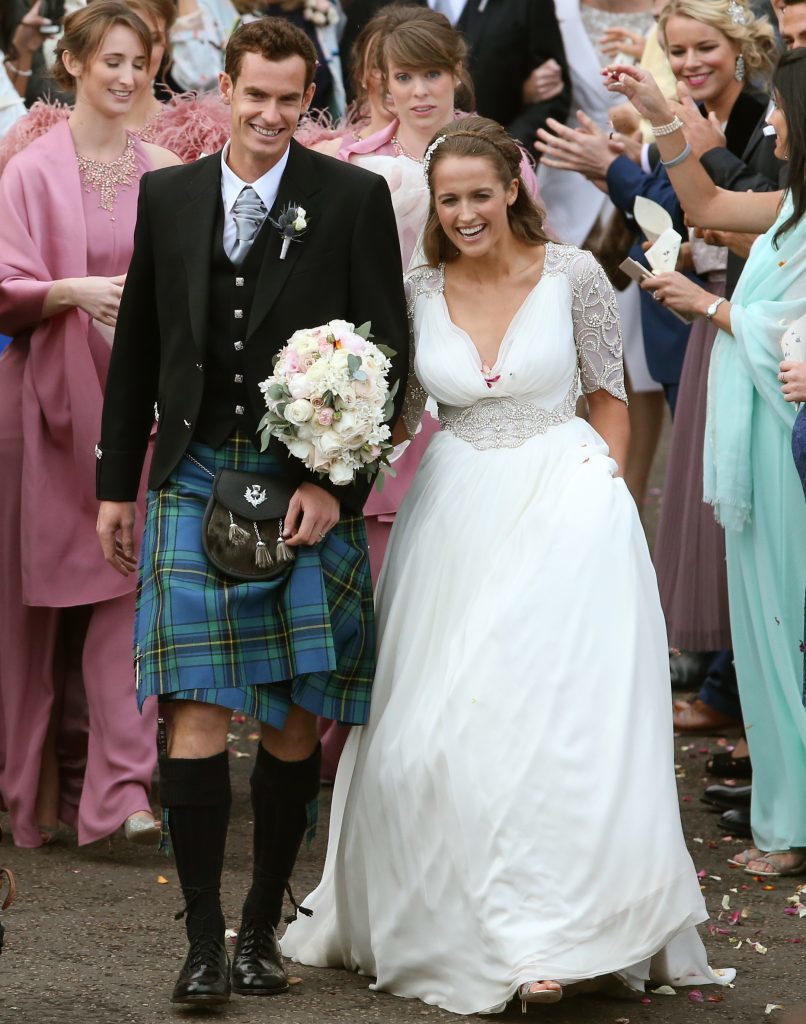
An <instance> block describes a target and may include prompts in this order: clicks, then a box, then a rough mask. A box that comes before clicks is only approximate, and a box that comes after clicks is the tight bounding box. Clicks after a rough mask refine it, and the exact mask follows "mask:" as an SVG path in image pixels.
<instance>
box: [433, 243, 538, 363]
mask: <svg viewBox="0 0 806 1024" xmlns="http://www.w3.org/2000/svg"><path fill="white" fill-rule="evenodd" d="M552 244H553V243H552V242H551V241H546V242H545V243H544V251H543V267H542V269H541V271H540V277H539V278H538V279H537V280H536V281H535V283H534V284H533V285H532V287H531V288H530V289H529V291H528V292H527V293H526V295H525V296H524V298H523V302H521V304H520V306H518V308H517V309H516V310H515V312H514V313H513V314H512V317H511V319H510V321H509V323H508V324H507V328H506V330H505V331H504V333H503V335H502V337H501V341H500V342H499V344H498V351H497V353H496V356H495V361H494V362H493V363H492V364H491V365H490V368H489V371H488V370H485V369H484V366H485V363H484V360H483V359H482V356H481V352H479V350H478V347H477V345H476V343H475V341H473V338H472V337H471V335H470V333H469V332H468V331H466V330H465V329H464V327H460V326H459V324H457V323H456V322H455V321H454V319H453V317H452V316H451V310H450V307H449V306H448V300H447V299H446V298H445V264H444V263H443V264H441V265H440V272H441V274H442V290H441V292H440V298H441V299H442V307H443V309H444V311H445V316H446V317H447V320H448V323H449V324H450V325H451V327H452V328H453V329H454V330H455V331H456V332H457V333H458V334H461V335H462V337H463V338H464V339H465V340H466V341H467V343H468V345H469V346H470V348H471V349H472V350H473V354H474V355H475V357H476V360H477V362H478V365H479V370H480V371H481V373H482V376H483V377H484V378H485V379H486V377H487V374H488V373H489V375H490V376H492V375H493V374H495V372H496V370H497V369H498V365H499V363H500V362H501V359H502V356H503V354H504V350H505V348H506V345H507V342H508V341H509V336H510V334H511V333H512V329H513V327H514V326H515V324H516V322H517V320H518V318H519V317H520V315H521V313H522V312H523V310H524V309H525V308H526V305H527V303H528V302H529V300H530V299H531V298H532V296H533V295H534V293H535V292H536V291H537V289H538V288H539V287H540V285H541V283H542V281H543V278H544V277H545V276H546V260H547V259H548V255H549V246H550V245H552Z"/></svg>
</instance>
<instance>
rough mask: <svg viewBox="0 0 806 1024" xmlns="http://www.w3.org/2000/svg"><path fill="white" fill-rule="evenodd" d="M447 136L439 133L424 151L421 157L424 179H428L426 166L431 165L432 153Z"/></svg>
mask: <svg viewBox="0 0 806 1024" xmlns="http://www.w3.org/2000/svg"><path fill="white" fill-rule="evenodd" d="M447 137H448V136H447V135H440V136H438V137H437V138H436V139H434V141H433V142H432V143H431V145H430V146H429V147H428V149H427V150H426V151H425V156H424V157H423V174H424V175H425V180H426V181H428V168H429V167H430V166H431V157H432V156H433V155H434V152H435V151H436V150H437V149H438V148H439V147H440V146H441V145H442V143H443V142H444V141H445V140H446V139H447Z"/></svg>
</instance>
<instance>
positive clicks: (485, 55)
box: [456, 0, 571, 154]
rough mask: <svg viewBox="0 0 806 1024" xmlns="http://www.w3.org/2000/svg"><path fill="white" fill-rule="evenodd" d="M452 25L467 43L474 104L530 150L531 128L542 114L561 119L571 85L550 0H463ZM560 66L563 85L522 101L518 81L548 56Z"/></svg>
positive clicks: (538, 123)
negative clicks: (550, 95)
mask: <svg viewBox="0 0 806 1024" xmlns="http://www.w3.org/2000/svg"><path fill="white" fill-rule="evenodd" d="M456 27H457V28H458V29H459V30H460V31H461V32H462V33H463V34H464V36H465V38H466V39H467V42H468V45H469V46H470V74H471V77H472V79H473V85H474V86H475V88H476V109H477V110H478V112H479V113H480V114H481V115H482V116H483V117H491V118H492V119H493V120H494V121H498V122H499V123H500V124H502V125H504V127H505V128H506V129H507V131H508V132H509V134H510V135H511V136H512V137H513V138H515V139H517V140H518V141H519V142H520V143H521V145H523V146H524V147H525V148H526V150H527V152H529V153H531V154H534V149H533V148H532V143H533V142H534V140H535V132H536V131H537V129H538V128H542V127H543V125H544V124H545V121H546V118H547V117H555V118H557V120H558V121H562V122H563V123H565V120H566V118H567V117H568V113H569V111H570V107H571V85H570V76H569V74H568V67H567V65H566V60H565V50H564V49H563V41H562V35H561V34H560V27H559V25H558V24H557V15H556V14H555V12H554V3H553V0H467V3H466V4H465V8H464V10H463V11H462V15H461V17H460V18H459V21H458V23H457V25H456ZM551 57H553V58H554V60H556V61H557V63H558V64H559V65H560V67H561V68H562V69H563V82H564V83H565V88H564V89H563V91H562V93H561V94H560V95H559V96H557V97H555V99H553V100H548V101H546V102H545V103H530V104H524V102H523V91H522V90H523V83H524V82H525V81H526V79H527V78H528V77H529V75H530V73H531V72H532V71H533V70H534V69H535V68H536V67H537V66H538V65H540V64H543V63H544V62H545V61H547V60H549V58H551Z"/></svg>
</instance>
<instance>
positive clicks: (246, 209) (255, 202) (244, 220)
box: [229, 185, 268, 267]
mask: <svg viewBox="0 0 806 1024" xmlns="http://www.w3.org/2000/svg"><path fill="white" fill-rule="evenodd" d="M267 213H268V210H267V209H266V207H265V206H264V205H263V201H262V200H261V198H260V196H259V195H258V194H257V192H255V190H254V189H253V188H252V187H251V185H245V186H244V187H243V188H242V189H241V194H240V195H239V196H238V198H237V199H236V200H235V205H234V206H233V207H232V216H233V219H234V220H235V237H236V242H235V245H234V246H233V248H232V252H231V253H230V257H229V258H230V262H231V263H234V264H235V266H236V267H237V266H240V264H241V263H243V261H244V260H245V259H246V256H247V254H248V252H249V250H250V249H251V248H252V242H254V240H255V236H256V235H257V233H258V231H259V230H260V227H261V225H262V224H263V221H264V220H265V219H266V215H267Z"/></svg>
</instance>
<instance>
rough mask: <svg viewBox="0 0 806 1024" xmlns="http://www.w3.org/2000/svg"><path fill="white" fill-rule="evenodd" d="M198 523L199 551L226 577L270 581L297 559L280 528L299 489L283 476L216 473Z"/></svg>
mask: <svg viewBox="0 0 806 1024" xmlns="http://www.w3.org/2000/svg"><path fill="white" fill-rule="evenodd" d="M187 458H189V459H190V460H191V461H192V462H193V463H194V465H196V466H198V467H199V468H200V469H203V470H204V471H205V473H208V474H209V475H210V476H212V477H213V493H212V494H211V495H210V500H209V501H208V502H207V508H206V509H205V510H204V519H203V520H202V535H201V540H202V547H203V549H204V553H205V555H207V558H208V560H209V561H210V564H211V565H213V566H214V567H215V568H216V569H218V571H219V572H220V573H222V574H223V575H224V576H229V577H230V578H231V579H234V580H240V581H243V582H247V583H248V582H258V581H261V580H272V579H276V578H277V577H278V576H285V575H286V574H287V573H289V572H290V571H291V568H292V566H293V564H294V559H295V558H296V553H295V552H294V549H293V548H289V547H288V546H287V545H286V543H285V541H284V540H283V524H284V521H285V517H286V514H287V512H288V505H289V502H290V501H291V498H292V496H293V494H294V492H295V491H296V489H297V485H296V484H294V483H291V482H290V481H288V480H284V479H283V478H282V477H276V476H268V475H267V474H265V473H247V472H244V471H243V470H239V469H219V470H218V472H217V473H215V474H213V473H211V472H210V470H209V469H207V467H206V466H202V464H201V463H200V462H197V461H196V460H195V459H194V458H192V457H191V456H190V455H187Z"/></svg>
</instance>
